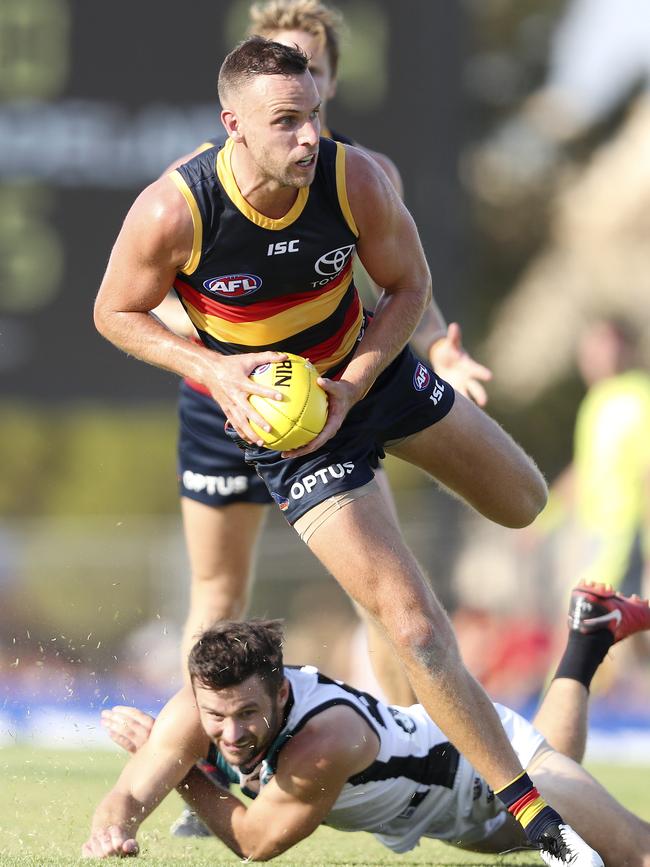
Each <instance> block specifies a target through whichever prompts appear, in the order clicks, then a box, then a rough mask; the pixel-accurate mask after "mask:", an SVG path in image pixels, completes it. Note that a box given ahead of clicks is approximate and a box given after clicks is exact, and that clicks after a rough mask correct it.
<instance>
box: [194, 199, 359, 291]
mask: <svg viewBox="0 0 650 867" xmlns="http://www.w3.org/2000/svg"><path fill="white" fill-rule="evenodd" d="M355 240H356V239H355V237H354V235H353V234H352V232H351V231H350V230H349V228H348V227H347V225H346V224H345V223H344V222H343V221H342V220H340V219H338V220H337V219H332V218H331V217H330V218H328V216H327V215H323V214H321V215H320V219H314V217H313V216H311V217H310V215H305V217H304V218H303V219H300V220H296V221H295V222H294V223H292V224H291V225H288V226H286V227H284V228H281V229H268V228H265V227H263V226H257V225H255V224H254V223H252V222H251V221H250V220H247V219H246V218H245V217H243V216H242V215H240V214H238V213H236V212H235V213H232V212H231V213H228V212H227V213H225V214H224V215H223V217H222V219H221V220H220V222H219V226H218V228H217V231H216V232H215V233H214V235H213V240H212V242H211V243H210V244H209V245H207V246H206V248H205V249H204V252H203V255H202V257H201V260H200V263H199V267H198V269H197V270H196V272H195V274H194V275H192V276H193V283H194V285H195V287H196V288H197V289H198V290H199V291H200V292H201V293H202V294H204V295H206V296H208V297H212V298H214V300H215V301H219V302H221V303H224V302H225V303H228V302H231V303H233V304H235V305H240V304H244V305H247V304H249V303H258V302H261V301H264V300H267V299H271V298H276V297H278V296H280V295H287V294H295V293H303V292H314V291H318V290H319V289H321V288H322V289H323V290H325V291H326V290H327V289H328V288H329V287H330V286H331V285H332V284H333V283H334V282H335V281H336V280H337V278H339V277H340V276H341V275H343V274H345V273H347V271H348V269H349V263H350V261H351V259H352V256H353V254H354V250H355Z"/></svg>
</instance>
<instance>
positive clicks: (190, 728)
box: [153, 684, 209, 756]
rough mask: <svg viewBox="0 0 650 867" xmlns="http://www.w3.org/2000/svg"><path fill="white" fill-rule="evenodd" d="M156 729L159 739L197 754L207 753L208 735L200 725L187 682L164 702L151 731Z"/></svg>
mask: <svg viewBox="0 0 650 867" xmlns="http://www.w3.org/2000/svg"><path fill="white" fill-rule="evenodd" d="M156 730H157V737H158V738H159V739H161V740H169V741H170V742H173V743H175V744H178V745H179V746H181V747H183V748H184V749H185V750H187V751H188V752H191V753H196V754H197V755H199V756H205V755H206V754H207V748H208V745H209V744H208V737H207V735H206V734H205V732H204V730H203V727H202V726H201V718H200V715H199V709H198V706H197V704H196V698H195V696H194V692H193V690H192V688H191V687H190V686H189V685H187V684H186V685H185V686H183V687H182V688H181V689H179V690H178V692H177V693H176V694H175V695H173V696H172V697H171V698H170V699H169V701H168V702H167V704H165V706H164V707H163V709H162V710H161V712H160V714H159V715H158V717H157V719H156V724H155V725H154V728H153V732H156Z"/></svg>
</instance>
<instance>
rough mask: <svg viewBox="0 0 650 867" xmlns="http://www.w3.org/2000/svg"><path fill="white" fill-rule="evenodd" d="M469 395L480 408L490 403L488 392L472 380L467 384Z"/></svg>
mask: <svg viewBox="0 0 650 867" xmlns="http://www.w3.org/2000/svg"><path fill="white" fill-rule="evenodd" d="M467 394H468V395H469V397H471V398H472V400H473V401H474V403H476V404H477V405H478V406H485V405H486V403H487V402H488V396H487V392H486V390H485V389H484V388H483V386H482V385H481V383H480V382H477V381H476V380H472V379H470V380H469V382H468V383H467Z"/></svg>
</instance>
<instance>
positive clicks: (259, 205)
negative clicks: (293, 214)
mask: <svg viewBox="0 0 650 867" xmlns="http://www.w3.org/2000/svg"><path fill="white" fill-rule="evenodd" d="M230 168H231V171H232V175H233V178H234V180H235V183H236V184H237V187H238V188H239V192H240V193H241V194H242V196H243V197H244V198H245V199H246V201H247V202H248V204H249V205H251V207H253V208H255V210H256V211H258V212H259V213H260V214H263V215H264V216H265V217H270V218H271V219H273V220H279V219H282V217H284V216H285V214H287V213H288V212H289V211H290V210H291V208H292V207H293V205H294V203H295V201H296V198H297V197H298V188H297V187H290V186H287V185H285V184H281V183H280V182H279V181H277V180H275V179H273V178H270V177H268V176H266V175H264V174H263V172H261V171H260V169H259V168H258V167H257V166H256V165H255V164H254V163H253V162H252V160H250V159H249V158H248V157H247V154H246V152H245V150H244V149H243V148H241V147H237V145H235V146H234V147H233V149H232V155H231V159H230Z"/></svg>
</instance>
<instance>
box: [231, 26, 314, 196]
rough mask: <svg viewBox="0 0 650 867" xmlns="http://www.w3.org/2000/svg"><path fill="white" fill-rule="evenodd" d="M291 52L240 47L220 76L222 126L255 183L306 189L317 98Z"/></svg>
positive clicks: (255, 43) (300, 55)
mask: <svg viewBox="0 0 650 867" xmlns="http://www.w3.org/2000/svg"><path fill="white" fill-rule="evenodd" d="M307 66H308V58H307V55H306V54H305V53H304V52H303V51H301V50H300V49H298V48H296V47H295V46H290V45H282V44H281V43H279V42H273V41H272V40H269V39H265V38H264V37H262V36H251V37H249V38H248V39H245V40H244V41H243V42H240V43H239V45H237V46H236V48H234V49H233V50H232V51H231V52H230V54H229V55H228V56H227V57H226V59H225V60H224V62H223V64H222V66H221V70H220V72H219V82H218V90H219V99H220V101H221V105H222V109H223V110H222V112H221V120H222V122H223V125H224V126H225V128H226V132H227V133H228V136H229V138H231V139H232V140H233V141H234V143H235V145H238V146H239V148H238V157H237V158H238V159H239V161H240V162H239V165H240V168H242V169H245V170H246V171H248V172H249V174H250V173H251V172H252V174H253V175H254V176H255V180H258V179H259V181H261V182H262V183H263V182H264V181H272V182H274V183H276V184H277V185H279V186H281V187H306V186H309V184H311V182H312V181H313V179H314V173H315V170H316V159H317V157H318V140H319V135H320V122H319V117H318V113H319V109H320V97H319V95H318V91H317V90H316V85H315V84H314V80H313V78H312V77H311V74H310V73H309V70H308V68H307Z"/></svg>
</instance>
